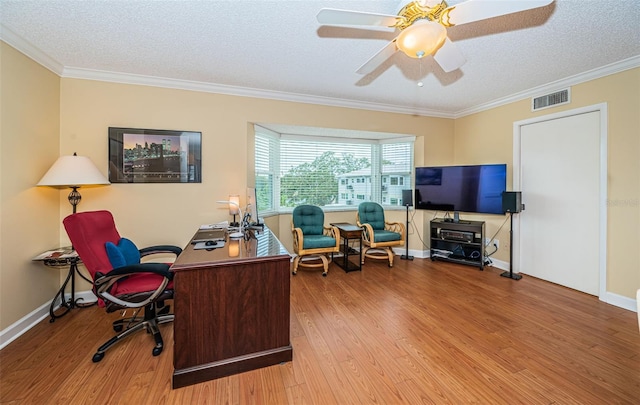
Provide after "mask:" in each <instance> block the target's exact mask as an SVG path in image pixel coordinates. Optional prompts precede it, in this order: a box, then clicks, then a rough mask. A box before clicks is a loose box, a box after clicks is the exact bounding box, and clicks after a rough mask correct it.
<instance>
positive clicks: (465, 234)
mask: <svg viewBox="0 0 640 405" xmlns="http://www.w3.org/2000/svg"><path fill="white" fill-rule="evenodd" d="M430 228H431V230H430V246H431V249H430V256H431V260H443V261H448V262H453V263H460V264H466V265H469V266H477V267H478V268H480V270H484V221H459V222H453V221H445V220H444V219H441V218H437V219H434V220H432V221H431V224H430Z"/></svg>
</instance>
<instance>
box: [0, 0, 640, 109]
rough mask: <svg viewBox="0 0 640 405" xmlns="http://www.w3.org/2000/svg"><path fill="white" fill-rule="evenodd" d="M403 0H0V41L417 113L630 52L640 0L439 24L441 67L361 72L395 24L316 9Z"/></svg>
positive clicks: (277, 93) (139, 69)
mask: <svg viewBox="0 0 640 405" xmlns="http://www.w3.org/2000/svg"><path fill="white" fill-rule="evenodd" d="M472 1H479V0H472ZM490 1H495V0H490ZM516 1H518V0H516ZM525 1H526V0H525ZM457 3H460V1H454V0H452V1H449V5H454V4H457ZM401 5H402V3H401V2H398V1H384V0H380V1H313V0H305V1H302V0H300V1H296V0H281V1H258V0H251V1H249V0H246V1H243V0H235V1H214V0H209V1H195V0H191V1H150V0H136V1H126V2H125V1H104V0H103V1H93V0H85V1H70V0H66V1H65V0H48V1H27V0H19V1H11V0H1V1H0V13H1V14H0V22H1V24H2V38H3V40H5V41H6V42H8V43H9V44H11V45H13V46H15V47H17V48H18V49H20V50H22V51H23V52H25V51H26V52H25V53H27V54H28V55H29V56H31V57H34V56H33V55H36V56H37V57H34V59H36V60H39V61H40V62H43V61H44V62H45V63H48V65H49V66H48V67H49V68H51V69H52V70H54V71H56V70H59V71H58V72H57V73H59V74H60V75H62V76H64V77H86V78H106V80H115V81H118V80H121V79H122V78H123V77H126V80H124V79H122V81H128V82H135V81H139V82H145V81H147V82H150V80H151V79H156V78H162V80H163V82H162V83H165V84H170V85H173V86H176V87H187V88H196V89H197V88H198V87H199V86H200V87H202V88H203V89H205V91H220V92H224V93H229V94H246V95H256V96H259V97H269V98H277V99H297V100H300V101H309V102H314V103H322V104H335V105H346V106H353V107H358V106H362V107H363V108H371V109H376V110H387V111H400V112H407V113H415V114H424V115H441V116H455V115H460V114H462V113H464V112H465V111H470V110H473V109H474V108H478V106H482V105H489V104H491V103H496V102H498V101H499V100H502V99H506V98H510V97H511V98H513V97H516V96H517V95H519V94H525V93H527V92H531V91H535V90H536V89H542V88H543V87H541V86H546V87H548V85H550V84H551V86H553V83H554V82H557V81H560V80H565V81H566V80H567V79H568V78H571V77H574V76H577V75H581V74H583V73H584V72H588V71H592V70H594V69H600V68H602V67H604V66H608V65H611V64H623V65H624V66H627V68H628V67H629V66H631V67H635V66H638V65H640V62H639V61H640V28H639V24H638V21H640V6H639V2H638V1H637V0H615V1H612V0H601V1H591V0H556V1H555V2H554V3H552V4H550V5H549V6H546V7H543V8H538V9H534V10H529V11H525V12H520V13H516V14H511V15H508V16H502V17H497V18H493V19H490V20H484V21H479V22H475V23H470V24H466V25H461V26H458V27H452V28H449V29H448V34H449V37H450V38H451V40H452V41H454V42H455V43H456V45H457V46H458V47H459V49H460V50H461V52H462V53H463V54H464V55H465V57H466V58H467V63H466V64H465V65H463V66H462V67H461V68H460V69H459V70H456V71H453V72H451V73H445V72H444V71H442V69H441V68H440V67H439V66H438V65H437V64H436V63H435V62H434V61H433V59H432V58H431V57H427V58H425V59H424V60H423V61H422V63H420V62H419V61H417V60H416V59H410V58H408V57H406V56H405V55H404V54H402V53H399V52H397V53H396V54H395V55H393V56H392V57H391V58H389V59H388V60H387V61H386V62H384V63H383V64H382V65H380V67H379V68H378V69H376V70H375V71H374V72H373V73H371V74H369V75H366V76H362V75H359V74H357V73H355V71H356V69H357V68H358V67H359V66H360V65H362V64H363V63H364V62H365V61H367V60H368V59H369V58H370V57H371V56H373V55H374V54H375V53H376V52H377V51H378V50H380V49H381V48H382V47H384V46H385V45H386V44H387V42H388V41H389V40H391V39H393V38H394V37H395V35H396V34H395V33H394V32H393V30H391V29H386V28H374V29H369V28H363V27H360V28H355V27H342V28H338V27H332V26H322V25H320V24H319V23H318V22H317V20H316V14H317V13H318V11H319V10H320V9H321V8H323V7H331V8H341V9H350V10H358V11H368V12H377V13H383V14H396V12H397V11H398V9H399V8H400V6H401ZM32 54H33V55H32ZM114 73H117V74H114ZM165 79H168V80H165ZM419 81H422V82H423V83H424V86H423V87H419V86H418V85H417V83H418V82H419ZM151 82H152V83H153V81H151ZM527 96H529V95H527Z"/></svg>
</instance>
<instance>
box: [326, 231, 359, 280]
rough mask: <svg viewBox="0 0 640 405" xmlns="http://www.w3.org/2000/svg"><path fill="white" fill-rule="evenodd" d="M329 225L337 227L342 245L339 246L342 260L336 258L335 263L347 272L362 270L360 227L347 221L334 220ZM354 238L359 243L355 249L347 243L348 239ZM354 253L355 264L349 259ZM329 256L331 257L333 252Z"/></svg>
mask: <svg viewBox="0 0 640 405" xmlns="http://www.w3.org/2000/svg"><path fill="white" fill-rule="evenodd" d="M331 225H333V226H335V227H336V228H338V232H340V239H342V246H340V252H341V253H342V260H337V261H336V262H335V263H336V264H337V265H338V266H340V267H341V268H342V270H344V271H345V272H347V273H348V272H350V271H360V270H362V228H360V227H359V226H357V225H354V224H350V223H347V222H336V223H333V224H331ZM355 239H357V240H358V243H359V245H358V250H357V251H356V250H355V249H354V248H352V247H351V245H350V244H349V241H352V240H355ZM355 255H358V263H357V264H356V263H354V262H353V261H351V260H349V256H355ZM331 256H332V257H331V258H332V259H333V254H332V255H331Z"/></svg>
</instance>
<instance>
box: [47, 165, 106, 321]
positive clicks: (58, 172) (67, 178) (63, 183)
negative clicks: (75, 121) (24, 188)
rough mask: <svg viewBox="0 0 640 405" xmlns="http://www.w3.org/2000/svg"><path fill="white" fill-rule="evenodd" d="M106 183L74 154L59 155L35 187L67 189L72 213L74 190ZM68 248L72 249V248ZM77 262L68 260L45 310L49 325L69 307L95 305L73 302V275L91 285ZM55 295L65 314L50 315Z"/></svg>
mask: <svg viewBox="0 0 640 405" xmlns="http://www.w3.org/2000/svg"><path fill="white" fill-rule="evenodd" d="M108 184H111V183H109V180H107V178H106V177H104V175H103V174H102V172H100V170H98V168H97V167H96V166H95V165H94V164H93V162H92V161H91V159H89V158H88V157H86V156H78V155H77V154H76V153H74V154H73V155H72V156H60V157H59V158H58V160H56V161H55V162H54V163H53V165H52V166H51V167H50V168H49V170H48V171H47V172H46V173H45V175H44V176H42V179H40V181H39V182H38V184H37V185H38V186H48V187H55V188H71V192H70V193H69V197H68V200H69V203H70V204H71V206H72V207H73V213H74V214H75V213H76V211H77V207H78V204H79V203H80V200H81V199H82V196H81V195H80V192H79V191H78V188H80V187H82V186H99V185H108ZM71 248H72V249H73V246H72V247H71ZM79 262H80V259H79V258H78V257H72V258H70V259H69V273H68V274H67V277H66V279H65V280H64V283H62V286H61V287H60V290H59V291H58V293H57V294H56V296H55V297H54V299H53V301H51V307H50V308H49V314H50V315H51V319H49V322H53V321H55V320H56V318H60V317H62V316H63V315H65V314H66V313H68V312H69V311H70V310H71V309H73V308H78V307H86V306H91V305H94V304H95V303H96V302H97V301H96V302H92V303H86V304H79V303H78V302H77V301H80V300H82V298H78V299H77V300H76V296H75V291H76V273H77V274H78V275H79V276H80V277H82V278H83V279H84V280H85V281H87V282H88V283H91V284H93V282H92V281H91V280H90V279H89V278H87V277H85V276H84V275H83V274H82V273H80V270H78V264H79ZM69 281H71V297H70V298H69V299H68V300H67V299H65V296H64V295H65V290H66V288H67V284H68V283H69ZM58 296H59V297H60V306H61V307H64V308H65V311H64V312H63V313H62V314H59V315H56V314H54V311H53V307H54V304H55V302H56V300H57V298H58Z"/></svg>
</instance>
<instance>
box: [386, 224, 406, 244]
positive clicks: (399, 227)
mask: <svg viewBox="0 0 640 405" xmlns="http://www.w3.org/2000/svg"><path fill="white" fill-rule="evenodd" d="M384 229H385V230H387V231H391V232H397V233H399V234H400V236H401V238H402V240H405V238H406V233H405V226H404V224H403V223H402V222H385V224H384Z"/></svg>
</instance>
